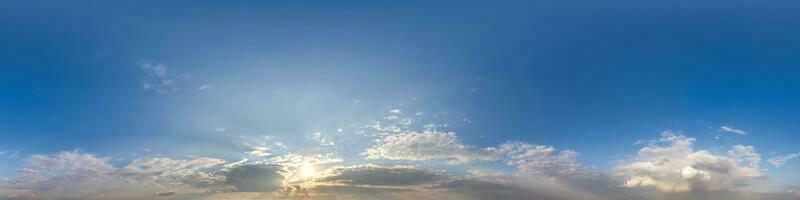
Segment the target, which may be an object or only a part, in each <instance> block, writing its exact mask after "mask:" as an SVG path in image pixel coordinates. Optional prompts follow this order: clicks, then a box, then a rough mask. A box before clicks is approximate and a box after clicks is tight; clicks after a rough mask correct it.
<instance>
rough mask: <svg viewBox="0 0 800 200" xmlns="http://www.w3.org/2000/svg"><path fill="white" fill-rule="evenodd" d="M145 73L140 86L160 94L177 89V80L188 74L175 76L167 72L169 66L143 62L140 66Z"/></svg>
mask: <svg viewBox="0 0 800 200" xmlns="http://www.w3.org/2000/svg"><path fill="white" fill-rule="evenodd" d="M140 68H141V69H142V70H144V71H145V72H146V73H147V74H146V76H145V77H144V78H142V88H143V89H144V90H145V91H153V92H156V93H157V94H160V95H165V94H169V93H171V92H175V91H178V89H179V87H178V85H177V80H178V79H180V78H187V77H188V75H180V76H176V75H174V74H172V73H169V68H168V67H167V66H166V65H164V64H157V63H150V62H147V63H144V64H142V65H141V66H140Z"/></svg>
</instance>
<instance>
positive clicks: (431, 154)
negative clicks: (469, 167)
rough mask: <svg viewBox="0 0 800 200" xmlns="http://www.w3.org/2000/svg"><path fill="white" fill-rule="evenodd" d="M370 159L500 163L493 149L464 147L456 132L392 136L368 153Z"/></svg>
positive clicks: (383, 138)
mask: <svg viewBox="0 0 800 200" xmlns="http://www.w3.org/2000/svg"><path fill="white" fill-rule="evenodd" d="M363 155H365V156H366V158H367V159H388V160H414V161H422V160H446V161H447V162H448V163H451V164H460V163H468V162H473V161H480V160H484V161H486V160H497V156H496V155H495V152H493V151H492V150H491V149H476V148H473V147H471V146H468V145H465V144H462V143H461V142H460V141H459V139H458V137H457V136H456V134H455V133H453V132H437V131H433V130H426V131H425V132H421V133H419V132H404V133H398V134H389V135H386V136H384V137H382V138H380V139H378V140H377V144H376V145H374V146H373V147H371V148H369V149H367V150H366V151H365V152H364V153H363Z"/></svg>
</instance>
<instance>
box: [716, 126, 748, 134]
mask: <svg viewBox="0 0 800 200" xmlns="http://www.w3.org/2000/svg"><path fill="white" fill-rule="evenodd" d="M717 131H718V132H723V133H733V134H736V135H747V131H745V130H742V129H736V128H734V127H732V126H720V127H719V129H717Z"/></svg>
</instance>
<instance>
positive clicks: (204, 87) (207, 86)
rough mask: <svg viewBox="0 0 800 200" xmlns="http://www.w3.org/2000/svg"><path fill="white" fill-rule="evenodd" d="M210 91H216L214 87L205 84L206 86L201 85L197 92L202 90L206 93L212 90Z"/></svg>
mask: <svg viewBox="0 0 800 200" xmlns="http://www.w3.org/2000/svg"><path fill="white" fill-rule="evenodd" d="M210 89H214V85H210V84H205V85H200V86H198V87H197V90H200V91H206V90H210Z"/></svg>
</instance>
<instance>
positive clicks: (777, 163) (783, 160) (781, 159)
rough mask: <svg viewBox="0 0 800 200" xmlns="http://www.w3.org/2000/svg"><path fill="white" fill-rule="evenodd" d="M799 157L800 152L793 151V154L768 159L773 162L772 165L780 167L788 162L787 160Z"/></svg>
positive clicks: (770, 162)
mask: <svg viewBox="0 0 800 200" xmlns="http://www.w3.org/2000/svg"><path fill="white" fill-rule="evenodd" d="M797 157H800V153H792V154H785V155H779V156H775V157H772V158H770V159H768V160H767V162H769V164H772V166H775V167H780V166H781V165H783V164H784V163H786V161H789V160H791V159H794V158H797Z"/></svg>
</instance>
